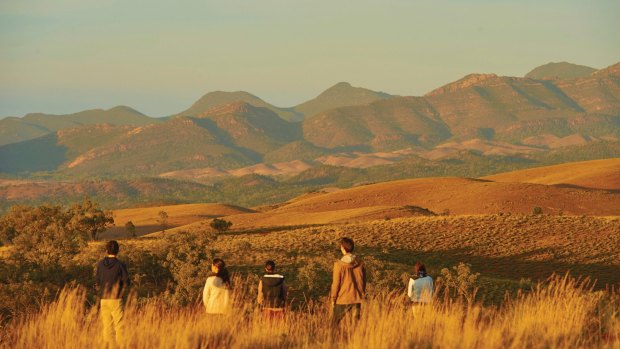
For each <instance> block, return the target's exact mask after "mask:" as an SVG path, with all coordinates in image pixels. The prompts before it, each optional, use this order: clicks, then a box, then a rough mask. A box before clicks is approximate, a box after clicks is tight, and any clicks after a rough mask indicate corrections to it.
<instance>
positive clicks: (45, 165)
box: [0, 62, 620, 177]
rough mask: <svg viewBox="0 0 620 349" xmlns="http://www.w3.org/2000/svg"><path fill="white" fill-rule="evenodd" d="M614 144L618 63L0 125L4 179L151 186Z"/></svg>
mask: <svg viewBox="0 0 620 349" xmlns="http://www.w3.org/2000/svg"><path fill="white" fill-rule="evenodd" d="M619 138H620V63H618V64H615V65H612V66H610V67H607V68H605V69H600V70H596V69H593V68H589V67H584V66H578V65H574V64H570V63H565V62H563V63H550V64H546V65H543V66H541V67H538V68H535V69H534V70H532V71H531V72H530V73H528V74H526V75H525V77H506V76H498V75H495V74H470V75H467V76H465V77H464V78H462V79H459V80H457V81H455V82H452V83H449V84H447V85H444V86H442V87H439V88H437V89H435V90H433V91H431V92H429V93H427V94H426V95H424V96H420V97H412V96H395V95H389V94H386V93H383V92H376V91H372V90H368V89H364V88H360V87H353V86H351V85H350V84H348V83H345V82H341V83H338V84H336V85H334V86H332V87H330V88H329V89H327V90H325V91H324V92H323V93H321V94H320V95H318V96H317V97H316V98H314V99H311V100H309V101H307V102H304V103H301V104H299V105H297V106H294V107H290V108H280V107H277V106H274V105H272V104H270V103H268V102H266V101H263V100H262V99H260V98H259V97H256V96H254V95H252V94H250V93H247V92H222V91H217V92H211V93H208V94H206V95H204V96H203V97H201V98H200V99H199V100H198V101H196V102H195V103H194V104H192V105H191V106H190V107H189V108H187V109H186V110H184V111H182V112H179V113H177V114H174V115H172V116H170V117H166V118H151V117H148V116H146V115H144V114H142V113H140V112H138V111H136V110H133V109H131V108H129V107H123V106H120V107H115V108H112V109H109V110H88V111H83V112H79V113H75V114H70V115H46V114H28V115H26V116H24V117H22V118H14V117H9V118H5V119H2V120H0V172H4V173H11V174H24V173H32V172H38V171H47V172H53V173H56V174H57V175H59V176H78V177H80V176H88V177H92V176H94V177H98V176H101V177H116V176H156V175H160V174H164V173H168V174H169V173H174V172H175V171H184V170H202V171H203V173H208V171H209V170H218V171H228V172H230V171H233V170H236V169H240V168H246V167H249V166H254V165H256V164H260V163H265V164H275V163H286V162H294V161H304V162H305V163H306V164H308V166H316V165H320V164H322V163H325V161H323V160H321V159H325V157H326V156H340V155H339V154H348V155H346V156H353V157H359V158H362V157H365V158H369V155H368V154H383V153H386V154H395V155H385V156H383V155H376V156H375V158H374V160H372V161H374V162H375V163H377V164H383V163H385V162H382V161H378V162H377V160H376V159H377V158H382V156H383V158H386V157H387V158H389V157H390V156H392V159H394V158H397V157H400V158H407V156H414V155H415V156H423V157H426V158H429V159H430V158H435V159H440V158H442V157H443V156H445V154H454V153H455V151H457V152H458V151H461V150H464V149H465V150H471V151H477V152H481V153H484V154H487V153H488V154H495V153H497V152H500V151H501V152H503V153H502V154H503V155H510V156H521V157H527V154H528V153H531V152H536V151H548V150H549V149H552V148H558V147H562V146H568V145H579V144H586V143H590V142H596V141H607V142H615V141H618V139H619ZM450 149H456V150H450ZM480 149H483V150H480ZM506 149H510V150H509V153H508V154H507V153H505V152H506V151H507V150H506ZM429 154H430V155H429ZM612 155H613V154H612ZM617 155H620V154H617ZM369 161H370V160H369ZM358 162H360V163H361V165H360V167H365V166H366V164H368V162H364V161H361V160H360V161H358ZM269 166H271V165H269ZM278 166H280V168H281V167H287V165H278ZM288 167H295V168H301V167H304V168H305V166H301V167H300V166H297V165H295V166H288ZM204 171H207V172H204Z"/></svg>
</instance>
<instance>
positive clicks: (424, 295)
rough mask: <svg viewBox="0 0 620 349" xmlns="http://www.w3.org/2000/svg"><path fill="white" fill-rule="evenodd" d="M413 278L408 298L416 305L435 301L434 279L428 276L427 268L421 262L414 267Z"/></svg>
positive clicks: (410, 281)
mask: <svg viewBox="0 0 620 349" xmlns="http://www.w3.org/2000/svg"><path fill="white" fill-rule="evenodd" d="M413 275H414V276H413V277H412V278H410V279H409V286H408V287H407V296H408V297H409V298H410V299H411V301H412V302H413V303H414V304H427V303H430V302H431V301H432V299H433V278H432V277H430V276H428V275H427V274H426V267H425V266H424V264H422V263H420V262H416V264H415V265H414V266H413Z"/></svg>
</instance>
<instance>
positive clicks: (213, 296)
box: [202, 258, 230, 314]
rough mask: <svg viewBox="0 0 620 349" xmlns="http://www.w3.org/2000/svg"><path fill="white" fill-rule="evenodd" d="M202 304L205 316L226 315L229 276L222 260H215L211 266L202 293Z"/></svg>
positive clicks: (228, 306)
mask: <svg viewBox="0 0 620 349" xmlns="http://www.w3.org/2000/svg"><path fill="white" fill-rule="evenodd" d="M202 303H203V304H204V306H205V309H206V311H207V314H226V313H227V312H228V310H229V308H230V276H229V274H228V270H227V269H226V264H225V263H224V261H223V260H221V259H219V258H216V259H214V260H213V263H212V264H211V272H210V273H209V275H208V276H207V282H205V288H204V290H203V291H202Z"/></svg>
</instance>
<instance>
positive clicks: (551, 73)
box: [525, 62, 596, 79]
mask: <svg viewBox="0 0 620 349" xmlns="http://www.w3.org/2000/svg"><path fill="white" fill-rule="evenodd" d="M595 71H596V69H594V68H592V67H587V66H585V65H578V64H573V63H568V62H557V63H555V62H550V63H547V64H544V65H541V66H539V67H536V68H534V69H532V70H531V71H530V72H529V73H527V74H525V77H526V78H530V79H574V78H585V77H587V76H590V75H591V74H592V73H594V72H595Z"/></svg>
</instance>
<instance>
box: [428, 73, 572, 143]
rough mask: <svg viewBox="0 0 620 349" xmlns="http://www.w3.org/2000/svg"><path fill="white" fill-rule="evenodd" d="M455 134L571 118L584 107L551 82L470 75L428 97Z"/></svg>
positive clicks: (466, 135)
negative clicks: (533, 121) (532, 121)
mask: <svg viewBox="0 0 620 349" xmlns="http://www.w3.org/2000/svg"><path fill="white" fill-rule="evenodd" d="M425 97H426V99H427V100H428V101H429V103H430V104H431V105H432V106H433V107H434V108H435V110H436V111H437V113H438V114H439V115H441V118H442V120H443V121H444V122H445V123H446V124H447V125H449V127H450V129H451V130H452V133H453V134H455V135H458V136H461V137H472V136H475V135H478V134H480V133H481V132H484V131H485V130H488V131H489V132H499V131H500V130H502V129H506V128H509V127H512V126H514V125H516V124H519V123H520V122H527V121H531V120H545V119H551V118H570V117H576V116H579V115H581V114H583V113H584V109H583V108H582V107H581V106H580V105H579V104H578V103H576V102H575V101H574V100H572V99H571V98H569V97H568V96H566V94H565V93H563V92H562V91H561V90H559V89H558V88H557V87H556V86H554V85H552V84H551V83H550V82H545V81H537V80H531V79H525V78H516V77H505V76H497V75H495V74H471V75H468V76H466V77H464V78H463V79H460V80H458V81H455V82H453V83H450V84H448V85H445V86H443V87H440V88H438V89H436V90H434V91H432V92H430V93H428V94H427V95H426V96H425Z"/></svg>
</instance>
